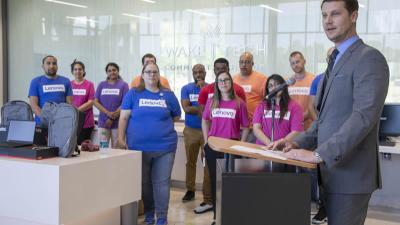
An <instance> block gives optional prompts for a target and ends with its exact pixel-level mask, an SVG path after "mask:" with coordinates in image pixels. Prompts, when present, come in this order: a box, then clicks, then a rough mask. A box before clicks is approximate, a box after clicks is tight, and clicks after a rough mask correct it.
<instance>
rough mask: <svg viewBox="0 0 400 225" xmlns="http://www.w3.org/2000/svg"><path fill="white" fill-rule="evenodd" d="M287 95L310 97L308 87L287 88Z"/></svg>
mask: <svg viewBox="0 0 400 225" xmlns="http://www.w3.org/2000/svg"><path fill="white" fill-rule="evenodd" d="M289 95H310V87H289Z"/></svg>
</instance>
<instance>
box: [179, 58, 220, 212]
mask: <svg viewBox="0 0 400 225" xmlns="http://www.w3.org/2000/svg"><path fill="white" fill-rule="evenodd" d="M192 71H193V79H194V82H191V83H189V84H187V85H185V86H183V87H182V90H181V104H182V108H183V110H184V111H185V128H184V130H183V136H184V139H185V149H186V189H187V192H186V194H185V196H183V198H182V201H183V202H187V201H191V200H193V199H194V196H195V184H196V163H197V157H198V155H199V150H200V149H201V151H202V152H203V146H204V140H203V134H202V132H201V110H200V108H199V104H198V99H199V93H200V89H201V88H202V87H204V86H205V85H206V83H205V78H206V69H205V67H204V65H202V64H196V65H194V66H193V69H192ZM201 155H202V156H204V154H203V153H202V154H201ZM204 163H205V162H204ZM212 207H213V206H212V199H211V186H210V178H209V175H208V168H207V167H206V166H205V165H204V179H203V202H202V203H201V204H200V206H199V207H197V208H196V209H194V212H195V213H204V212H206V211H209V210H211V209H212Z"/></svg>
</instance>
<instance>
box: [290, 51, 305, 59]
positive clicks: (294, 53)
mask: <svg viewBox="0 0 400 225" xmlns="http://www.w3.org/2000/svg"><path fill="white" fill-rule="evenodd" d="M295 55H300V57H301V58H302V59H304V60H305V58H304V55H303V53H301V52H299V51H294V52H292V53H290V56H289V59H290V58H292V57H294V56H295Z"/></svg>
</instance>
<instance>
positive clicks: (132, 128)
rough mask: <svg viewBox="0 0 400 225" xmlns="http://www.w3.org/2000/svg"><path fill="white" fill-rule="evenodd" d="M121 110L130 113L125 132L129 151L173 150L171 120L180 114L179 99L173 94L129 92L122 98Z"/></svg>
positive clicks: (175, 140) (174, 148) (145, 91)
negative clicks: (129, 111)
mask: <svg viewBox="0 0 400 225" xmlns="http://www.w3.org/2000/svg"><path fill="white" fill-rule="evenodd" d="M121 109H122V110H131V116H130V118H129V121H128V126H127V129H126V140H127V144H128V147H129V149H132V150H140V151H152V152H157V151H158V152H161V151H175V150H176V146H177V142H178V136H177V134H176V131H175V128H174V120H173V119H174V117H177V116H180V115H181V107H180V105H179V102H178V99H177V98H176V96H175V95H174V93H173V92H172V91H169V90H162V91H159V92H157V93H153V92H150V91H148V90H146V89H145V90H143V91H138V90H136V89H131V90H129V92H128V93H127V94H126V95H125V97H124V100H123V101H122V105H121Z"/></svg>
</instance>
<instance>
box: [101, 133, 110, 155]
mask: <svg viewBox="0 0 400 225" xmlns="http://www.w3.org/2000/svg"><path fill="white" fill-rule="evenodd" d="M108 148H109V145H108V138H107V131H102V132H101V135H100V152H101V153H107V152H108Z"/></svg>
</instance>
